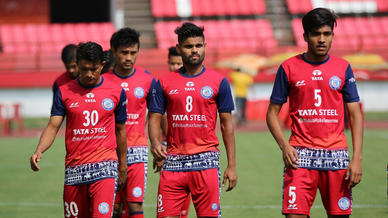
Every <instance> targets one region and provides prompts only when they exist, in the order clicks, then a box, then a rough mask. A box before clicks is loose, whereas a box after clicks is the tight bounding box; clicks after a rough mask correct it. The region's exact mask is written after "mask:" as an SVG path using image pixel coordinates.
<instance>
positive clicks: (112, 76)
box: [101, 70, 117, 79]
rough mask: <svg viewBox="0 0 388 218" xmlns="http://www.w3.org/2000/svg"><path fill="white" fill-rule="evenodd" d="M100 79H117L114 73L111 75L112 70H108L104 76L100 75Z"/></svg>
mask: <svg viewBox="0 0 388 218" xmlns="http://www.w3.org/2000/svg"><path fill="white" fill-rule="evenodd" d="M101 76H102V77H104V78H109V79H112V78H115V77H117V76H116V75H115V74H114V73H113V70H110V71H108V72H106V73H104V74H101Z"/></svg>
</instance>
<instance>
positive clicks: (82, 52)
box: [77, 42, 103, 63]
mask: <svg viewBox="0 0 388 218" xmlns="http://www.w3.org/2000/svg"><path fill="white" fill-rule="evenodd" d="M80 60H86V61H91V62H93V63H101V62H102V61H103V50H102V47H101V45H99V44H97V43H95V42H86V43H80V44H78V48H77V61H80Z"/></svg>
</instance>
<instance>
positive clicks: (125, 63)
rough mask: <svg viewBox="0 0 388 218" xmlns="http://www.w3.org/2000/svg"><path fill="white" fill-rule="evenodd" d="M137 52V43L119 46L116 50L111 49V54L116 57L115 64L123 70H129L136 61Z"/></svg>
mask: <svg viewBox="0 0 388 218" xmlns="http://www.w3.org/2000/svg"><path fill="white" fill-rule="evenodd" d="M138 53H139V45H138V44H134V45H131V46H119V47H118V48H117V50H115V49H113V56H114V57H115V59H116V66H117V67H118V68H120V69H121V70H123V71H131V70H132V69H133V65H134V64H135V63H136V58H137V55H138Z"/></svg>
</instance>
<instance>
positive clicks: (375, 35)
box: [0, 0, 388, 134]
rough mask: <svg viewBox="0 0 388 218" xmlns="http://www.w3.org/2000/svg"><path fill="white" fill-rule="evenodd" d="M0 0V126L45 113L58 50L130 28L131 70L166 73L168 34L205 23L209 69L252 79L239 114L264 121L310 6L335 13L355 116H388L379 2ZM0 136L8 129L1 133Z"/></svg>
mask: <svg viewBox="0 0 388 218" xmlns="http://www.w3.org/2000/svg"><path fill="white" fill-rule="evenodd" d="M0 2H1V4H0V14H1V19H0V112H1V113H0V120H11V121H15V122H11V123H6V124H5V125H8V127H7V126H6V128H11V127H10V126H11V125H13V124H12V123H15V125H17V123H20V122H22V120H23V119H27V120H28V118H37V117H38V118H39V117H48V116H49V111H50V106H51V90H50V87H51V85H52V83H53V81H54V79H55V78H56V77H57V76H58V75H59V74H61V73H62V72H64V66H63V64H62V62H61V59H60V53H61V50H62V48H63V47H64V46H65V45H66V44H68V43H76V44H77V43H79V42H86V41H95V42H98V43H99V44H101V45H102V46H103V48H104V50H107V49H109V48H110V46H109V39H110V37H111V35H112V33H113V32H114V31H115V30H117V29H119V28H121V27H125V26H128V27H132V28H134V29H136V30H138V31H139V32H140V33H141V46H140V54H139V56H138V60H137V65H139V66H141V67H144V68H146V69H148V70H149V71H150V72H151V73H152V74H154V76H155V77H158V76H160V75H162V74H164V73H166V72H168V68H167V64H166V62H167V53H168V47H170V46H174V45H175V44H176V41H177V37H176V35H175V33H174V32H173V31H174V29H175V28H176V27H177V26H178V25H179V24H180V23H182V22H184V21H187V20H188V21H192V22H194V23H196V24H198V25H200V26H204V27H205V36H206V42H207V43H208V46H207V52H206V58H205V65H206V66H207V67H208V68H213V69H216V70H218V71H219V72H220V73H223V74H224V75H225V76H227V78H228V79H230V72H231V71H233V70H234V71H236V70H237V71H242V72H245V73H247V74H249V75H250V76H251V78H252V80H253V84H252V85H250V87H249V90H248V93H247V96H246V97H247V106H246V117H247V120H248V121H250V120H251V121H252V120H256V121H263V120H264V115H265V109H266V106H267V104H268V98H269V95H270V93H271V89H272V82H273V80H274V76H275V73H276V70H277V68H278V66H279V64H280V63H281V62H282V61H283V60H285V59H286V58H288V57H291V56H293V55H295V54H298V53H301V52H304V51H306V43H305V42H304V41H303V37H302V34H303V28H302V25H301V17H302V16H303V14H305V13H306V12H308V11H309V10H311V9H313V8H316V7H328V8H330V9H332V10H333V11H335V12H336V13H337V14H338V15H339V19H338V26H337V28H335V29H334V32H335V39H334V42H333V45H332V50H331V53H332V54H334V55H337V56H341V57H344V58H345V59H347V60H348V61H349V62H350V63H351V65H352V67H353V70H354V72H355V76H356V79H357V80H358V81H359V83H358V85H359V92H360V96H361V99H362V107H363V109H364V111H365V112H373V113H375V112H377V113H379V112H387V111H388V83H387V82H388V62H387V60H388V1H386V0H239V1H236V0H82V1H77V0H67V1H60V0H1V1H0ZM231 83H232V85H234V82H233V81H232V80H231ZM377 120H379V119H377ZM19 125H23V124H19ZM26 125H27V126H28V122H27V124H26ZM2 134H10V132H9V131H8V130H6V129H4V127H3V131H2Z"/></svg>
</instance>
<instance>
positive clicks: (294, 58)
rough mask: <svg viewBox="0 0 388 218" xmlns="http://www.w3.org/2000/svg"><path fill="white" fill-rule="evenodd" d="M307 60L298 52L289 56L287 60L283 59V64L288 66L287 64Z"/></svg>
mask: <svg viewBox="0 0 388 218" xmlns="http://www.w3.org/2000/svg"><path fill="white" fill-rule="evenodd" d="M304 62H305V61H304V60H303V57H302V54H297V55H295V56H292V57H289V58H287V59H286V60H284V61H283V63H282V66H287V65H293V64H297V63H304Z"/></svg>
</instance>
